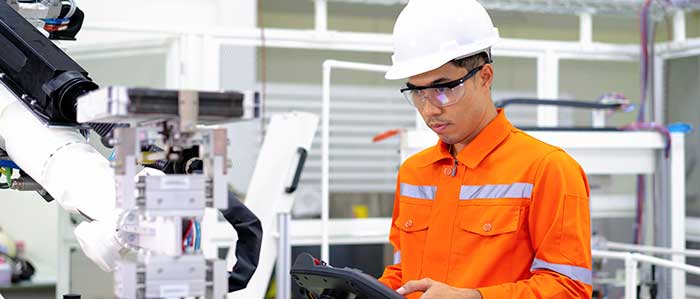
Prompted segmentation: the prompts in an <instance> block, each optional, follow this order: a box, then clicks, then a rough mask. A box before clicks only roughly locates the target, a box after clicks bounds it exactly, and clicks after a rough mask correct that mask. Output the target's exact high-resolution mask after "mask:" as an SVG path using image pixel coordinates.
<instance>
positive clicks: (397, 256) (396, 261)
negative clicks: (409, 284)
mask: <svg viewBox="0 0 700 299" xmlns="http://www.w3.org/2000/svg"><path fill="white" fill-rule="evenodd" d="M400 263H401V250H399V251H397V252H394V265H396V264H400Z"/></svg>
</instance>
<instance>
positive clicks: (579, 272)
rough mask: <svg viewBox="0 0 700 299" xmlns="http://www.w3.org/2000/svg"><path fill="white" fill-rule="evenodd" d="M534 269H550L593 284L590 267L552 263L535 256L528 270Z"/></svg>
mask: <svg viewBox="0 0 700 299" xmlns="http://www.w3.org/2000/svg"><path fill="white" fill-rule="evenodd" d="M535 269H547V270H551V271H554V272H557V273H559V274H561V275H564V276H566V277H568V278H571V279H573V280H578V281H580V282H583V283H585V284H588V285H593V272H591V269H586V268H583V267H577V266H571V265H562V264H552V263H548V262H545V261H543V260H541V259H537V258H536V259H535V260H534V261H532V267H530V272H532V270H535Z"/></svg>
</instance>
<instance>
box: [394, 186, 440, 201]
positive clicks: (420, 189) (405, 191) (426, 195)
mask: <svg viewBox="0 0 700 299" xmlns="http://www.w3.org/2000/svg"><path fill="white" fill-rule="evenodd" d="M436 191H437V186H415V185H411V184H406V183H401V196H407V197H412V198H418V199H430V200H433V199H435V192H436Z"/></svg>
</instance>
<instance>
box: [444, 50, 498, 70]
mask: <svg viewBox="0 0 700 299" xmlns="http://www.w3.org/2000/svg"><path fill="white" fill-rule="evenodd" d="M450 62H451V63H452V64H453V65H455V66H458V67H463V68H465V69H467V70H472V69H474V68H476V67H479V66H481V65H484V64H485V63H489V62H491V61H490V59H489V54H488V53H487V52H480V53H478V54H474V55H471V56H467V57H464V58H457V59H455V60H452V61H450Z"/></svg>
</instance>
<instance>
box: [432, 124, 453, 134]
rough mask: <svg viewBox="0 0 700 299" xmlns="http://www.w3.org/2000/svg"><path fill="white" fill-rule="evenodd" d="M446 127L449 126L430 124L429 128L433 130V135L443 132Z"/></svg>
mask: <svg viewBox="0 0 700 299" xmlns="http://www.w3.org/2000/svg"><path fill="white" fill-rule="evenodd" d="M447 126H449V124H447V123H441V124H432V125H430V128H431V129H433V131H435V133H442V131H444V130H445V129H446V128H447Z"/></svg>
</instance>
